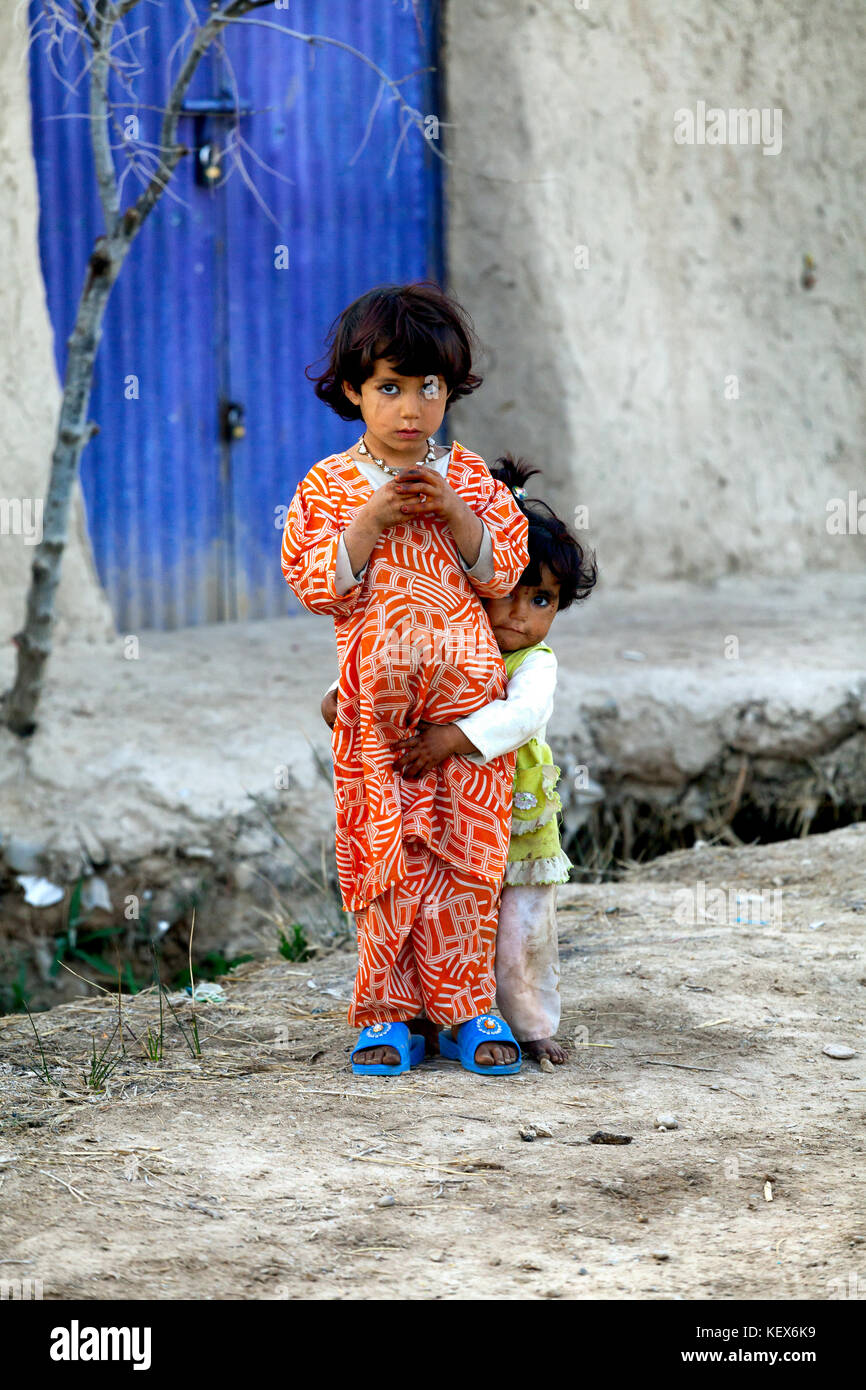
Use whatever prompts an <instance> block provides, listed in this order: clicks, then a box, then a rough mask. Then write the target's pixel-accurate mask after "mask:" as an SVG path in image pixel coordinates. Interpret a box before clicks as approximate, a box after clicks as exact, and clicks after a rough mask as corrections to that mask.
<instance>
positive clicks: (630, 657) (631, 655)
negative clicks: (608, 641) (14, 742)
mask: <svg viewBox="0 0 866 1390" xmlns="http://www.w3.org/2000/svg"><path fill="white" fill-rule="evenodd" d="M620 656H621V657H623V658H624V660H625V661H646V652H638V651H630V650H626V651H624V652H620Z"/></svg>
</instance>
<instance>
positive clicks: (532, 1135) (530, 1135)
mask: <svg viewBox="0 0 866 1390" xmlns="http://www.w3.org/2000/svg"><path fill="white" fill-rule="evenodd" d="M520 1137H521V1139H524V1140H525V1141H526V1143H527V1144H531V1143H532V1141H533V1139H537V1138H538V1135H537V1133H536V1131H535V1130H534V1129H533V1127H532V1125H521V1126H520Z"/></svg>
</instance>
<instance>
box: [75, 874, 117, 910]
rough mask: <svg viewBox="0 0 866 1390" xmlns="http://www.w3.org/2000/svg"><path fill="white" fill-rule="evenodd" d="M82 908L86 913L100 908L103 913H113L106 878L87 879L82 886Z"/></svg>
mask: <svg viewBox="0 0 866 1390" xmlns="http://www.w3.org/2000/svg"><path fill="white" fill-rule="evenodd" d="M81 907H82V909H83V911H84V912H92V911H93V909H94V908H99V910H100V911H101V912H113V911H114V908H113V907H112V905H111V896H110V894H109V892H108V884H107V883H106V882H105V879H104V878H98V877H96V876H94V877H93V878H86V879H85V880H84V882H83V883H82V885H81Z"/></svg>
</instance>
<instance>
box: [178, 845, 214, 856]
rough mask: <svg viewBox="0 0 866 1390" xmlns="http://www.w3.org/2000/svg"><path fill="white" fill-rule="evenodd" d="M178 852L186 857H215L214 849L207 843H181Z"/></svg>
mask: <svg viewBox="0 0 866 1390" xmlns="http://www.w3.org/2000/svg"><path fill="white" fill-rule="evenodd" d="M178 854H180V855H182V856H183V858H184V859H213V850H212V849H208V847H207V845H181V846H179V848H178Z"/></svg>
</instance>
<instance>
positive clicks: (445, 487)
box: [395, 464, 484, 565]
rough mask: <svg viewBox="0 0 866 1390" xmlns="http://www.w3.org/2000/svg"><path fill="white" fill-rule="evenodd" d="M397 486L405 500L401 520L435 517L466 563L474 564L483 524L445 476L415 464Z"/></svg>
mask: <svg viewBox="0 0 866 1390" xmlns="http://www.w3.org/2000/svg"><path fill="white" fill-rule="evenodd" d="M395 481H396V489H397V491H398V492H399V493H400V494H401V496H403V497H404V498H405V499H406V501H405V503H404V508H403V510H404V512H405V513H406V516H404V518H403V519H404V520H406V521H411V520H412V518H413V517H419V518H423V517H425V516H438V517H441V518H442V520H443V521H444V522H445V524H446V525H447V527H448V529H449V531H450V532H451V535H452V536H453V537H454V540H455V541H456V543H457V549H458V550H459V551H460V554H461V555H462V556H463V559H464V560H465V561H466V563H467V565H474V564H475V563H476V561H477V559H478V555H479V552H480V550H481V538H482V536H483V534H484V526H483V525H482V522H481V519H480V517H477V516H476V515H475V513H474V512H473V510H472V508H471V507H470V506H469V503H468V502H466V501H464V499H463V498H462V497H461V496H460V494H459V492H455V491H454V489H453V488H452V486H451V484H450V483H449V482H448V479H447V478H443V477H442V475H441V473H437V472H436V471H435V469H433V468H424V467H423V466H422V465H421V464H417V465H416V466H415V467H414V468H407V469H406V470H405V471H404V472H403V473H401V474H400V477H399V478H397V479H396V480H395Z"/></svg>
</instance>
